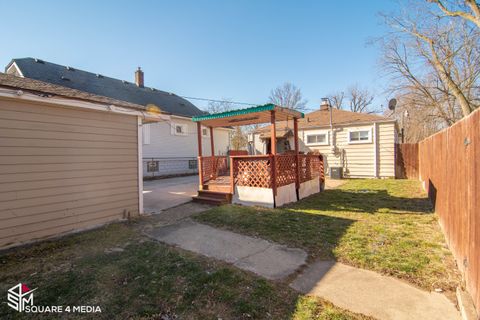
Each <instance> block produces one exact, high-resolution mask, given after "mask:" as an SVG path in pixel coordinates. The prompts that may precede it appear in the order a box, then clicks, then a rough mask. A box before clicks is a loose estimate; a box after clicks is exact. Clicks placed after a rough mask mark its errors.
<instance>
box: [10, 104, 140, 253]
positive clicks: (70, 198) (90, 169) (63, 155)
mask: <svg viewBox="0 0 480 320" xmlns="http://www.w3.org/2000/svg"><path fill="white" fill-rule="evenodd" d="M0 150H1V153H0V247H6V246H10V245H14V244H19V243H22V242H28V241H31V240H35V239H39V238H44V237H49V236H55V235H58V234H62V233H65V232H71V231H74V230H79V229H84V228H88V227H93V226H96V225H100V224H103V223H106V222H109V221H113V220H118V219H122V218H124V214H125V212H130V214H131V215H136V214H138V210H139V202H138V187H139V186H138V145H137V117H136V116H129V115H119V114H114V113H106V112H99V111H91V110H83V109H77V108H67V107H65V108H64V107H58V106H55V107H54V106H49V105H42V104H34V103H32V102H18V101H12V100H0Z"/></svg>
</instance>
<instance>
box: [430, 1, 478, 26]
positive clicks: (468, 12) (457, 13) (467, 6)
mask: <svg viewBox="0 0 480 320" xmlns="http://www.w3.org/2000/svg"><path fill="white" fill-rule="evenodd" d="M427 1H428V2H432V3H436V4H437V6H438V8H440V10H441V11H442V12H443V13H444V14H445V15H447V16H450V17H461V18H463V19H465V20H466V21H469V22H472V23H474V24H475V25H476V26H477V27H478V28H480V5H479V4H478V2H477V1H476V0H464V1H460V0H458V1H449V2H450V3H449V4H450V5H451V7H447V5H446V2H447V1H440V0H427Z"/></svg>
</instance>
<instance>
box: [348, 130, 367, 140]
mask: <svg viewBox="0 0 480 320" xmlns="http://www.w3.org/2000/svg"><path fill="white" fill-rule="evenodd" d="M348 142H349V143H370V142H372V130H370V129H367V130H351V131H349V132H348Z"/></svg>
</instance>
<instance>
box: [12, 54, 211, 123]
mask: <svg viewBox="0 0 480 320" xmlns="http://www.w3.org/2000/svg"><path fill="white" fill-rule="evenodd" d="M13 63H15V64H16V66H17V67H18V68H19V69H20V71H21V73H22V75H23V76H24V77H26V78H31V79H35V80H40V81H43V82H48V83H51V84H56V85H60V86H63V87H68V88H72V89H76V90H80V91H83V92H87V93H91V94H94V95H98V96H104V97H108V98H112V99H116V100H121V101H126V102H129V103H132V104H136V105H142V106H147V105H149V104H153V105H155V106H156V107H158V108H159V109H160V110H161V111H164V112H167V113H171V114H173V115H178V116H184V117H194V116H199V115H203V114H205V113H204V112H203V111H201V110H200V109H198V108H197V107H196V106H195V105H193V104H192V103H191V102H189V101H187V100H185V99H183V98H181V97H179V96H177V95H175V94H173V93H169V92H165V91H161V90H158V89H154V88H148V87H138V86H137V85H136V84H135V83H132V82H127V81H122V80H119V79H114V78H110V77H107V76H103V75H100V74H95V73H91V72H87V71H83V70H79V69H76V68H70V67H66V66H62V65H59V64H55V63H51V62H47V61H43V60H39V59H33V58H21V59H13V60H12V61H11V62H10V63H9V64H8V65H7V67H6V68H5V71H6V70H7V69H8V68H9V67H10V66H11V65H12V64H13Z"/></svg>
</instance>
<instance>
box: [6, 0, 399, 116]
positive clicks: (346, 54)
mask: <svg viewBox="0 0 480 320" xmlns="http://www.w3.org/2000/svg"><path fill="white" fill-rule="evenodd" d="M394 6H395V3H394V2H392V1H390V0H369V1H358V0H357V1H355V0H351V1H326V0H323V1H320V0H318V1H293V0H292V1H280V0H277V1H273V0H272V1H254V0H251V1H241V0H237V1H200V0H197V1H182V0H178V1H173V0H172V1H153V0H152V1H45V0H44V1H8V2H7V1H3V2H1V3H0V12H2V19H1V20H0V30H2V31H3V32H2V38H3V39H2V45H1V47H0V64H2V65H3V66H4V65H6V64H7V63H8V62H9V61H10V59H11V58H14V57H15V58H20V57H35V58H41V59H44V60H47V61H50V62H55V63H59V64H63V65H69V66H73V67H77V68H79V69H83V70H87V71H91V72H95V73H102V74H105V75H108V76H112V77H115V78H119V79H123V80H130V81H133V76H134V71H135V69H136V67H137V66H141V67H142V69H143V70H144V71H145V84H146V85H147V86H152V87H156V88H158V89H161V90H165V91H171V92H174V93H176V94H178V95H184V96H193V97H203V98H213V99H222V98H228V99H232V100H235V101H245V102H250V103H259V104H260V103H265V102H266V101H267V100H268V96H269V93H270V90H271V89H272V88H274V87H276V86H278V85H280V84H282V83H284V82H286V81H289V82H292V83H294V84H295V85H296V86H298V87H300V88H301V90H302V92H303V94H304V96H305V98H306V99H307V100H308V106H309V107H310V108H315V107H317V106H318V105H319V103H320V99H321V98H322V97H324V96H326V95H327V94H328V93H331V92H333V91H341V90H344V89H345V88H346V87H348V86H349V85H351V84H354V83H358V84H359V85H361V86H365V87H368V88H370V89H371V90H373V91H375V92H376V93H377V95H378V98H377V99H376V101H375V102H376V104H377V105H380V104H385V99H386V98H387V97H383V96H381V94H382V82H383V81H385V80H384V79H379V77H380V74H379V71H378V67H377V65H376V61H377V60H378V57H379V53H378V49H377V48H375V47H374V46H370V45H367V42H368V40H369V39H370V38H372V37H377V36H380V35H382V34H383V33H384V32H385V29H384V27H383V26H382V25H381V24H380V23H379V22H380V19H379V18H378V16H377V14H378V12H380V11H391V10H393V9H394ZM194 103H195V104H196V105H198V106H199V107H203V106H204V105H205V103H204V102H198V101H194Z"/></svg>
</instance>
